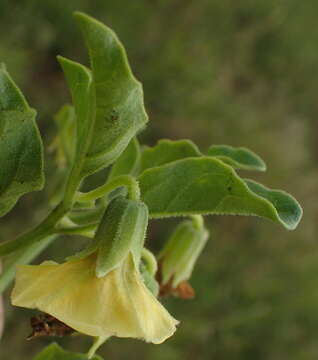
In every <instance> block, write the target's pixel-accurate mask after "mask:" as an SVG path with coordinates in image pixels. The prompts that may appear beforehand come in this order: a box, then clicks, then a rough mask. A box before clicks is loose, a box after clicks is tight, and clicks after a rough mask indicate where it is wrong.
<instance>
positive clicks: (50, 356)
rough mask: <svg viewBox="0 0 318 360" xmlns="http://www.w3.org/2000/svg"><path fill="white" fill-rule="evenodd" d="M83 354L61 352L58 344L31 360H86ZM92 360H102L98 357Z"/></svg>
mask: <svg viewBox="0 0 318 360" xmlns="http://www.w3.org/2000/svg"><path fill="white" fill-rule="evenodd" d="M87 359H88V357H87V356H86V355H84V354H79V353H73V352H70V351H65V350H63V349H62V348H61V347H60V346H59V345H58V344H56V343H52V344H50V345H49V346H47V347H46V348H45V349H44V350H42V351H41V352H40V353H39V354H38V355H36V356H35V357H34V358H33V360H87ZM92 360H103V359H102V358H101V357H100V356H98V355H95V356H94V357H93V358H92Z"/></svg>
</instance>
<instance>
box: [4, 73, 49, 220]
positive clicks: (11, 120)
mask: <svg viewBox="0 0 318 360" xmlns="http://www.w3.org/2000/svg"><path fill="white" fill-rule="evenodd" d="M35 116H36V112H35V111H34V110H33V109H31V108H30V107H29V105H28V104H27V102H26V100H25V98H24V96H23V95H22V93H21V91H20V90H19V89H18V88H17V86H16V85H15V83H14V82H13V80H12V79H11V77H10V75H9V74H8V73H7V71H6V70H5V69H4V67H3V66H2V67H0V164H1V170H0V216H3V215H4V214H6V213H7V212H8V211H10V210H11V208H12V207H13V206H14V205H15V203H16V202H17V201H18V199H19V198H20V197H21V196H22V195H23V194H25V193H28V192H30V191H35V190H41V189H42V188H43V185H44V174H43V149H42V140H41V137H40V133H39V130H38V128H37V125H36V122H35Z"/></svg>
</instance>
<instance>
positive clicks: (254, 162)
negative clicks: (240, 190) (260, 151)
mask: <svg viewBox="0 0 318 360" xmlns="http://www.w3.org/2000/svg"><path fill="white" fill-rule="evenodd" d="M208 155H209V156H214V157H216V158H218V159H219V160H222V161H223V162H225V163H226V164H228V165H231V166H232V167H233V168H235V169H243V170H256V171H265V170H266V164H265V162H264V161H263V160H262V159H261V158H260V157H259V156H258V155H256V154H255V153H254V152H253V151H251V150H249V149H246V148H243V147H239V148H234V147H232V146H228V145H212V146H211V147H210V148H209V150H208Z"/></svg>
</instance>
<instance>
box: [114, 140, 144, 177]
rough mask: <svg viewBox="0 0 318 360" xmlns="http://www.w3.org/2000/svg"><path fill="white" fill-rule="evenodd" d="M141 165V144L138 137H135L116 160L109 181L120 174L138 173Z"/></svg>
mask: <svg viewBox="0 0 318 360" xmlns="http://www.w3.org/2000/svg"><path fill="white" fill-rule="evenodd" d="M139 166H140V146H139V144H138V141H137V139H136V138H133V139H132V140H131V141H130V143H129V145H128V146H127V147H126V149H125V150H124V152H123V153H122V154H121V155H120V157H119V158H118V159H117V160H116V162H115V163H114V165H113V166H112V169H111V171H110V174H109V176H108V181H110V180H111V179H114V178H115V177H117V176H120V175H136V174H137V173H138V168H139Z"/></svg>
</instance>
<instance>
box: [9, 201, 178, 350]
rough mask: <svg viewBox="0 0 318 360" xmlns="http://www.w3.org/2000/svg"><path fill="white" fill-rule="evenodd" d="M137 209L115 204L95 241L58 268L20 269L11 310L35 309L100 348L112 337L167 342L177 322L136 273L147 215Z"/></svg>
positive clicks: (47, 263)
mask: <svg viewBox="0 0 318 360" xmlns="http://www.w3.org/2000/svg"><path fill="white" fill-rule="evenodd" d="M136 203H137V201H133V200H127V199H124V198H119V199H118V198H117V199H114V200H113V201H112V203H111V204H110V205H109V207H108V210H106V214H105V216H104V219H105V220H104V221H103V220H102V222H101V224H100V226H99V229H98V230H97V233H96V237H95V239H97V240H96V241H95V242H94V241H93V245H92V246H91V247H89V248H88V251H85V250H84V252H83V253H82V254H80V255H79V256H75V257H73V258H71V259H69V260H67V261H65V262H64V263H62V264H57V263H54V262H52V261H45V262H44V263H42V264H40V265H22V266H19V267H18V270H17V275H16V283H15V287H14V289H13V292H12V296H11V299H12V304H13V305H16V306H21V307H26V308H31V309H39V310H40V311H43V312H45V313H47V314H50V315H52V316H54V317H55V318H57V319H58V320H60V321H62V322H63V323H65V324H66V325H68V326H69V327H71V328H73V329H74V330H76V331H78V332H80V333H82V334H86V335H89V336H93V337H95V338H96V339H97V342H98V341H99V343H102V342H103V341H104V340H105V339H107V338H108V337H111V336H117V337H123V338H126V337H131V338H138V339H143V340H145V341H147V342H151V343H154V344H160V343H162V342H163V341H165V340H166V339H167V338H169V337H170V336H172V335H173V333H174V332H175V330H176V325H177V324H178V321H177V320H175V319H174V318H173V317H172V316H171V315H170V314H169V313H168V311H167V310H166V309H165V308H164V307H163V306H162V305H161V304H160V302H159V301H158V300H157V299H156V297H155V296H154V295H153V293H152V292H151V291H150V290H149V289H148V287H147V286H146V285H145V283H144V280H143V277H142V275H141V273H140V271H139V264H140V257H141V255H140V252H141V250H142V248H143V240H144V234H145V229H146V226H147V222H148V221H147V219H148V217H147V216H148V213H147V208H146V206H145V205H144V204H143V203H141V205H140V202H139V204H138V203H137V204H136ZM136 209H137V210H136ZM134 214H135V215H134ZM115 215H116V216H115ZM116 217H117V218H116ZM128 219H129V221H128ZM125 220H127V221H125ZM110 222H111V224H110ZM127 227H129V229H128V228H127ZM128 230H129V232H127V231H128ZM105 234H106V235H105ZM111 234H113V235H111ZM114 234H115V235H114ZM109 236H111V237H112V238H111V239H110V238H109ZM101 239H102V240H105V239H106V244H105V241H104V242H103V241H101ZM110 240H111V241H110ZM106 250H107V251H106ZM98 339H99V340H98ZM93 353H94V352H90V357H91V356H93Z"/></svg>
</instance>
